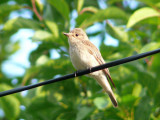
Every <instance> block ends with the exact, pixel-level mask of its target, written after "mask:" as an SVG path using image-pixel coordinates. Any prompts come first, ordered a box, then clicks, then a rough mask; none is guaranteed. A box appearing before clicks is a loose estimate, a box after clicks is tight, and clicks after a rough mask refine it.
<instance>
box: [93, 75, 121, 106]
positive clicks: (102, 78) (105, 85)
mask: <svg viewBox="0 0 160 120" xmlns="http://www.w3.org/2000/svg"><path fill="white" fill-rule="evenodd" d="M95 78H96V80H97V82H98V83H99V85H100V86H101V87H102V88H103V89H104V91H105V92H106V93H107V94H108V96H109V97H110V99H111V101H112V103H113V106H114V107H118V103H117V100H116V98H115V96H114V94H113V91H112V89H111V86H110V84H109V82H108V80H107V79H106V77H105V76H98V77H95Z"/></svg>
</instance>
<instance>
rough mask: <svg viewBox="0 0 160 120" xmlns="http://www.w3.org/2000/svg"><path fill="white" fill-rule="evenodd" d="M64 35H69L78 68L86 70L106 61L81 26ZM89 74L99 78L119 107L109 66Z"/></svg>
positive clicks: (73, 56) (70, 45) (99, 81)
mask: <svg viewBox="0 0 160 120" xmlns="http://www.w3.org/2000/svg"><path fill="white" fill-rule="evenodd" d="M64 35H66V36H67V37H68V42H69V54H70V58H71V61H72V64H73V66H74V67H75V68H76V69H77V70H84V69H88V68H91V67H95V66H98V65H101V64H104V63H105V61H104V59H103V58H102V56H101V53H100V52H99V50H98V49H97V48H96V46H94V45H93V44H92V43H91V42H90V41H89V39H88V36H87V35H86V33H85V32H84V31H83V30H82V29H81V28H75V29H73V30H72V31H70V32H69V33H64ZM89 75H90V76H91V77H93V78H94V79H96V80H97V82H98V83H99V85H100V86H101V87H102V88H103V89H104V91H105V92H106V93H107V94H108V96H109V97H110V99H111V101H112V103H113V105H114V107H117V106H118V103H117V101H116V98H115V96H114V94H113V91H112V89H111V86H110V84H109V82H108V79H109V80H110V81H111V83H112V84H113V85H114V83H113V81H112V78H111V76H110V73H109V70H108V68H106V69H103V70H99V71H96V72H93V73H90V74H89Z"/></svg>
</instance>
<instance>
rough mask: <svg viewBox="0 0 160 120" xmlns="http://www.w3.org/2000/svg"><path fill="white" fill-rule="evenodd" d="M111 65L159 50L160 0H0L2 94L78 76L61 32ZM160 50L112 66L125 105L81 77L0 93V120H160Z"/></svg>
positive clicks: (113, 76) (65, 39) (120, 100)
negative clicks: (79, 37) (81, 36)
mask: <svg viewBox="0 0 160 120" xmlns="http://www.w3.org/2000/svg"><path fill="white" fill-rule="evenodd" d="M75 27H80V28H83V29H84V30H85V31H86V32H87V34H88V36H89V39H90V40H91V42H92V43H93V44H95V45H96V46H97V47H98V48H99V50H100V51H101V53H102V56H103V58H104V59H105V61H106V62H110V61H113V60H117V59H121V58H124V57H128V56H132V55H136V54H138V53H142V52H147V51H150V50H154V49H157V48H160V1H159V0H0V91H5V90H9V89H13V88H17V87H20V86H25V85H30V84H35V83H38V82H42V81H45V80H48V79H52V78H57V77H60V76H63V75H66V74H69V73H73V72H74V71H75V69H74V68H73V66H72V64H71V61H70V58H69V54H68V41H67V38H66V37H65V36H64V35H63V34H62V32H69V31H70V30H72V29H73V28H75ZM159 69H160V55H159V54H156V55H153V56H150V57H147V58H144V59H140V60H137V61H134V62H130V63H127V64H123V65H119V66H115V67H112V68H110V73H111V76H112V79H113V80H114V82H115V85H116V89H114V88H113V90H114V93H115V95H116V97H117V100H118V103H119V107H118V108H114V107H113V106H112V103H111V102H110V100H109V98H108V96H107V95H106V94H105V93H104V91H103V90H102V88H101V87H100V86H99V85H98V84H97V83H96V81H95V80H94V79H92V78H89V77H87V76H82V77H78V78H74V79H70V80H66V81H61V82H57V83H54V84H50V85H45V86H42V87H38V88H34V89H32V90H27V91H23V92H21V93H16V94H12V95H9V96H5V97H2V98H0V120H55V119H56V120H95V119H96V120H106V119H107V120H134V119H135V120H159V119H160V70H159Z"/></svg>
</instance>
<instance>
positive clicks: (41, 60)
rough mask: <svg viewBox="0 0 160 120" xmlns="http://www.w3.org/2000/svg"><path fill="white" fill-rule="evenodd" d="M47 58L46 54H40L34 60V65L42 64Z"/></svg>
mask: <svg viewBox="0 0 160 120" xmlns="http://www.w3.org/2000/svg"><path fill="white" fill-rule="evenodd" d="M48 60H49V58H48V57H47V56H46V55H42V56H40V57H39V58H38V59H37V61H36V65H37V66H39V65H44V64H45V63H46V62H48Z"/></svg>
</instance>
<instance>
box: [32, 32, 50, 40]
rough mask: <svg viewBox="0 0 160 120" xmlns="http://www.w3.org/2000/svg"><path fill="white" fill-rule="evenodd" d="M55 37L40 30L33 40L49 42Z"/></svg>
mask: <svg viewBox="0 0 160 120" xmlns="http://www.w3.org/2000/svg"><path fill="white" fill-rule="evenodd" d="M52 37H53V35H52V34H51V33H49V32H47V31H43V30H38V31H36V32H35V34H34V36H33V37H32V39H33V40H47V39H50V38H52Z"/></svg>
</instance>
